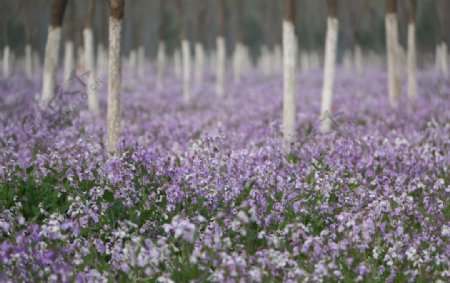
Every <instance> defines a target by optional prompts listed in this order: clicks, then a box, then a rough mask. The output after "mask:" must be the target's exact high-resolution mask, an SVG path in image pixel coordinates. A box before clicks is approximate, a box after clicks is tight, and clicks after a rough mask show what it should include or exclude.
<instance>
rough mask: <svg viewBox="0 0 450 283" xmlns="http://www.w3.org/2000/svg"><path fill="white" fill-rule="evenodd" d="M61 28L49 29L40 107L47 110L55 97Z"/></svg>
mask: <svg viewBox="0 0 450 283" xmlns="http://www.w3.org/2000/svg"><path fill="white" fill-rule="evenodd" d="M60 41H61V27H51V26H50V27H49V28H48V36H47V44H46V46H45V59H44V79H43V86H42V96H41V101H40V106H41V107H42V108H45V107H47V106H48V104H49V103H50V102H51V100H52V99H53V98H54V97H55V87H56V69H57V67H58V55H59V44H60Z"/></svg>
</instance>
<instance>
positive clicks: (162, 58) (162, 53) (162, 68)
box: [156, 0, 166, 89]
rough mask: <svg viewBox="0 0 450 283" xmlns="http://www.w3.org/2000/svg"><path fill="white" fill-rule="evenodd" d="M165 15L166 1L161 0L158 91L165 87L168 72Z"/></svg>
mask: <svg viewBox="0 0 450 283" xmlns="http://www.w3.org/2000/svg"><path fill="white" fill-rule="evenodd" d="M165 15H166V10H165V1H164V0H159V17H160V18H159V42H158V54H157V57H156V61H157V69H158V74H157V80H156V85H157V88H158V89H162V87H163V85H164V77H165V72H166V44H165V42H164V25H165V24H166V20H165V18H166V16H165Z"/></svg>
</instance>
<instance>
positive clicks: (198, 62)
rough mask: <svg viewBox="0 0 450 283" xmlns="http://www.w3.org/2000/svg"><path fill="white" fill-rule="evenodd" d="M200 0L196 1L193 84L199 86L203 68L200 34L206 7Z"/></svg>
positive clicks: (203, 58) (202, 28)
mask: <svg viewBox="0 0 450 283" xmlns="http://www.w3.org/2000/svg"><path fill="white" fill-rule="evenodd" d="M204 5H205V3H203V1H202V0H197V10H198V20H197V38H196V41H197V42H196V43H195V84H196V85H200V84H201V83H202V81H203V69H204V66H205V49H204V47H203V42H202V33H203V31H204V25H205V14H206V7H205V6H204Z"/></svg>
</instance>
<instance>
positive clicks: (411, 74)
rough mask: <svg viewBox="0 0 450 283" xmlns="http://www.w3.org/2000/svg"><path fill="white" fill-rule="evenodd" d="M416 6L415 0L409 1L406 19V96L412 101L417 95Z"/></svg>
mask: <svg viewBox="0 0 450 283" xmlns="http://www.w3.org/2000/svg"><path fill="white" fill-rule="evenodd" d="M416 8H417V0H410V2H409V21H408V55H407V57H408V58H407V59H408V63H407V65H408V98H409V100H410V101H414V100H415V99H416V97H417V70H416V69H417V67H416V64H417V63H416V60H417V59H416Z"/></svg>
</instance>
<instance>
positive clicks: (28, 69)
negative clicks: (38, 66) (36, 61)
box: [24, 5, 33, 80]
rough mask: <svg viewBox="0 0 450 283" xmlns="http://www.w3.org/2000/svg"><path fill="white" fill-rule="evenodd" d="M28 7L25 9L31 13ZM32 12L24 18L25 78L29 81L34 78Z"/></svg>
mask: <svg viewBox="0 0 450 283" xmlns="http://www.w3.org/2000/svg"><path fill="white" fill-rule="evenodd" d="M29 8H30V7H28V5H26V7H25V9H26V11H27V12H28V11H29ZM29 16H30V12H29V13H27V14H25V16H24V27H25V42H26V43H25V76H26V77H27V79H29V80H30V79H32V77H33V62H32V58H31V57H32V55H31V54H32V52H33V50H32V48H31V24H30V19H29Z"/></svg>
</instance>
